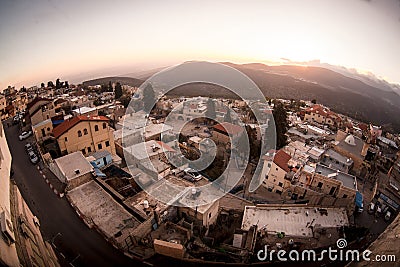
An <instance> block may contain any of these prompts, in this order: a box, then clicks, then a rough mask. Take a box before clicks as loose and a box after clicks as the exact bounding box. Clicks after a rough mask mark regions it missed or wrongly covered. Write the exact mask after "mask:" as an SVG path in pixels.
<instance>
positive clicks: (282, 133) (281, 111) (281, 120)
mask: <svg viewBox="0 0 400 267" xmlns="http://www.w3.org/2000/svg"><path fill="white" fill-rule="evenodd" d="M272 114H273V116H274V120H275V130H276V147H277V148H278V149H280V148H282V147H284V146H285V145H286V142H287V136H286V132H287V112H286V109H285V107H284V106H283V104H282V103H280V102H279V103H277V105H275V108H274V111H273V112H272Z"/></svg>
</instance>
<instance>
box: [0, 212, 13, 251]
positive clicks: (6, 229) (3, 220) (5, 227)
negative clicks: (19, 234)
mask: <svg viewBox="0 0 400 267" xmlns="http://www.w3.org/2000/svg"><path fill="white" fill-rule="evenodd" d="M0 225H1V232H2V234H3V235H5V236H6V237H7V239H8V240H9V244H10V245H11V244H12V243H14V242H15V236H14V230H13V225H12V222H11V218H10V215H9V214H8V213H6V211H3V212H2V213H1V215H0Z"/></svg>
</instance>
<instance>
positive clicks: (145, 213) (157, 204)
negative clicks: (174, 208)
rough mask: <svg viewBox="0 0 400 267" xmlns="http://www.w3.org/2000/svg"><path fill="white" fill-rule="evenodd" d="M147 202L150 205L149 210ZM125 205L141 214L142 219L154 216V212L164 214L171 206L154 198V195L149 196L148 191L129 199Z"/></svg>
mask: <svg viewBox="0 0 400 267" xmlns="http://www.w3.org/2000/svg"><path fill="white" fill-rule="evenodd" d="M145 200H146V201H147V202H148V204H149V208H145V205H144V201H145ZM124 203H125V204H126V205H128V206H130V207H131V208H133V209H134V210H135V211H136V212H137V213H139V214H140V216H141V217H142V218H145V219H146V218H148V217H149V216H151V215H152V214H153V212H152V211H154V210H155V211H159V213H162V212H163V211H164V210H166V209H167V208H168V207H169V206H168V205H166V204H165V203H163V202H162V201H159V200H158V199H156V198H154V197H153V196H152V195H149V194H148V193H147V192H146V191H141V192H139V193H137V194H136V195H134V196H132V197H129V198H127V199H126V200H125V201H124Z"/></svg>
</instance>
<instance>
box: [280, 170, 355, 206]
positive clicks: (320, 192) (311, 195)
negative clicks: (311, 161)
mask: <svg viewBox="0 0 400 267" xmlns="http://www.w3.org/2000/svg"><path fill="white" fill-rule="evenodd" d="M291 184H292V186H291V187H290V189H288V191H290V192H291V195H290V197H291V199H293V200H296V199H301V200H303V201H307V202H308V203H309V204H310V205H322V206H332V207H341V208H345V209H346V210H347V211H348V212H349V214H350V213H352V212H354V207H355V198H356V194H357V192H358V187H357V179H356V177H355V176H353V175H350V174H347V173H344V172H341V171H339V170H336V169H332V168H329V167H327V166H324V165H320V164H317V165H316V167H312V166H309V165H305V166H304V167H302V168H301V169H300V170H299V171H298V172H297V173H296V175H295V176H294V178H293V179H292V181H291Z"/></svg>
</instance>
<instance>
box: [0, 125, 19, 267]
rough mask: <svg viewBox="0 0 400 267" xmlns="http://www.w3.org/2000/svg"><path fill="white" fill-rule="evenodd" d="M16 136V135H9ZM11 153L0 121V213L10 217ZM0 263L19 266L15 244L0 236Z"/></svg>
mask: <svg viewBox="0 0 400 267" xmlns="http://www.w3.org/2000/svg"><path fill="white" fill-rule="evenodd" d="M11 137H12V138H17V137H16V136H11ZM11 159H12V158H11V153H10V150H9V149H8V145H7V140H6V136H5V134H4V130H3V124H2V122H1V121H0V214H1V212H3V211H4V212H5V213H6V214H7V215H8V217H9V218H11V207H10V170H11ZM0 265H4V266H19V260H18V256H17V250H16V247H15V244H10V243H8V242H6V240H5V239H4V238H3V237H0Z"/></svg>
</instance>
